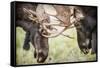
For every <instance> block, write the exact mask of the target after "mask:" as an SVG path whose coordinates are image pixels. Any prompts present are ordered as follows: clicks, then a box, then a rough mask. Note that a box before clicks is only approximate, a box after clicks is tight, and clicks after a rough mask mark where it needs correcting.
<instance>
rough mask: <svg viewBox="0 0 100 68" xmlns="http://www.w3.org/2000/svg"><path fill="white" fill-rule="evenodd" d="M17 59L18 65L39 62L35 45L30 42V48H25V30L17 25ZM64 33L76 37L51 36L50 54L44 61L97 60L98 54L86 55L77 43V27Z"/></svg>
mask: <svg viewBox="0 0 100 68" xmlns="http://www.w3.org/2000/svg"><path fill="white" fill-rule="evenodd" d="M16 31H17V34H16V50H17V51H16V61H17V65H27V64H38V63H37V61H36V59H35V58H34V47H33V45H32V44H31V43H30V46H31V48H30V50H28V51H25V50H23V42H24V38H25V31H24V30H23V29H22V28H20V27H17V28H16ZM64 34H66V35H69V36H71V37H74V39H71V38H68V37H65V36H62V35H60V36H58V37H55V38H49V42H48V43H49V55H48V58H47V59H46V61H45V62H44V63H61V62H79V61H95V60H96V55H95V54H94V55H91V54H90V53H89V54H87V55H84V54H83V53H82V52H81V51H80V49H79V47H78V43H77V33H76V29H75V28H73V29H69V30H66V31H65V32H64Z"/></svg>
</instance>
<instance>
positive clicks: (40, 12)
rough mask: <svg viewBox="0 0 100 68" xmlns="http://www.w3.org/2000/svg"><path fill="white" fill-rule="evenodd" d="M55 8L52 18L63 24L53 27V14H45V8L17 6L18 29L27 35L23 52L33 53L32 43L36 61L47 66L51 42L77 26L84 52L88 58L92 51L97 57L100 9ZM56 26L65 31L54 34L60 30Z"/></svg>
mask: <svg viewBox="0 0 100 68" xmlns="http://www.w3.org/2000/svg"><path fill="white" fill-rule="evenodd" d="M52 7H53V8H54V9H55V11H56V12H55V14H51V16H54V17H56V18H57V19H58V20H59V21H60V23H59V24H51V23H50V18H49V15H50V14H49V13H47V12H46V11H45V8H44V6H43V5H42V4H31V3H30V4H22V3H21V4H20V3H18V4H17V5H16V9H17V10H16V26H17V27H22V28H23V29H24V30H25V31H26V35H25V40H24V45H23V49H25V50H29V49H30V45H29V42H31V43H32V44H33V46H34V48H35V51H34V58H37V62H38V63H41V62H44V61H45V60H46V58H47V57H48V52H49V44H48V38H51V37H56V36H58V35H61V34H62V32H64V31H65V30H66V29H69V28H71V27H70V26H71V25H72V24H74V25H75V27H76V30H77V40H78V44H79V48H80V50H81V51H82V52H83V53H84V54H87V53H88V52H89V49H91V48H92V53H96V50H97V49H96V45H97V43H96V42H97V37H96V35H97V32H96V30H97V20H96V19H97V16H96V15H97V14H96V10H97V9H95V8H88V7H77V6H59V5H52ZM59 9H60V10H59ZM89 10H91V11H89ZM53 26H61V27H64V29H62V31H60V32H58V33H56V34H53V33H54V31H56V30H57V29H56V28H54V27H53ZM67 37H69V36H67Z"/></svg>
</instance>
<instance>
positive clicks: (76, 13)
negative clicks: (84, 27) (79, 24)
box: [70, 6, 85, 22]
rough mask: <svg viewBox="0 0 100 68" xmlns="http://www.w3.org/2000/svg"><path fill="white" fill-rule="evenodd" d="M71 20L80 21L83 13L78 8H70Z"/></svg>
mask: <svg viewBox="0 0 100 68" xmlns="http://www.w3.org/2000/svg"><path fill="white" fill-rule="evenodd" d="M70 11H71V20H74V21H80V20H82V19H84V17H85V16H84V13H83V11H82V9H81V8H80V7H75V6H71V10H70ZM74 21H73V22H74Z"/></svg>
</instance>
